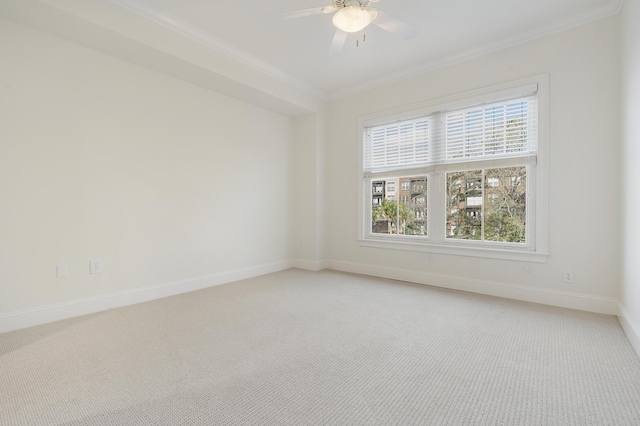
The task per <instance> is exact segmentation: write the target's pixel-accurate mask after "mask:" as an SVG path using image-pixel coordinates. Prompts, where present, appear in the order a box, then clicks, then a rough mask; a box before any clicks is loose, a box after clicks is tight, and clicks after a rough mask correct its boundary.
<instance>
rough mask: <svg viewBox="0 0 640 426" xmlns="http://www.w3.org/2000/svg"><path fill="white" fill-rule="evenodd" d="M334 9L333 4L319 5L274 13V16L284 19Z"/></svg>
mask: <svg viewBox="0 0 640 426" xmlns="http://www.w3.org/2000/svg"><path fill="white" fill-rule="evenodd" d="M334 10H336V8H335V7H334V6H320V7H312V8H311V9H302V10H295V11H293V12H284V13H278V14H276V16H278V17H279V18H284V19H289V18H302V17H303V16H311V15H319V14H321V13H331V12H333V11H334Z"/></svg>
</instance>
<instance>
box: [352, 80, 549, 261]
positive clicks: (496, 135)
mask: <svg viewBox="0 0 640 426" xmlns="http://www.w3.org/2000/svg"><path fill="white" fill-rule="evenodd" d="M547 87H548V77H547V76H538V77H534V78H531V79H526V80H522V81H519V82H513V83H507V84H505V85H500V86H495V87H492V88H487V89H482V90H479V91H475V92H471V93H467V94H462V95H458V96H454V97H451V98H448V99H444V100H441V101H436V102H431V103H428V104H424V105H420V106H417V107H415V108H412V109H406V110H401V111H392V112H389V113H387V114H378V115H376V116H371V117H367V118H363V119H361V121H360V125H361V128H362V144H361V149H362V151H361V152H362V161H361V170H360V172H361V179H362V182H363V184H362V186H361V188H362V189H363V190H362V194H361V195H362V198H361V199H362V203H361V208H360V211H361V215H360V222H361V227H360V231H359V240H360V244H362V245H367V246H374V247H385V248H398V249H403V250H419V251H433V252H441V253H450V254H462V255H472V256H481V257H496V258H504V259H514V260H530V261H539V262H544V261H546V256H547V254H546V241H547V238H546V223H547V217H546V208H545V207H546V200H545V198H544V195H546V194H545V191H544V189H545V183H546V161H545V160H546V158H545V155H546V150H547V147H546V145H547V138H546V126H547V124H546V123H547V117H546V115H547V104H548V100H547V99H548V94H547V90H548V89H547ZM372 185H373V186H372ZM396 187H398V188H400V192H399V194H398V195H397V196H396ZM369 188H373V191H370V190H369ZM377 188H383V189H382V193H381V192H380V191H378V190H377ZM384 188H386V192H387V193H386V194H383V193H384Z"/></svg>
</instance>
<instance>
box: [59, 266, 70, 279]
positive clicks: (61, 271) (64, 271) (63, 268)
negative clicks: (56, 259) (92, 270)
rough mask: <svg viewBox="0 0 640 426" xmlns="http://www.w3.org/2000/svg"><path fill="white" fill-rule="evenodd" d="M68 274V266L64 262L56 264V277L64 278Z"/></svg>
mask: <svg viewBox="0 0 640 426" xmlns="http://www.w3.org/2000/svg"><path fill="white" fill-rule="evenodd" d="M68 276H69V266H68V265H67V264H66V263H63V264H61V265H58V266H56V277H57V278H65V277H68Z"/></svg>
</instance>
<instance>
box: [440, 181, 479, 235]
mask: <svg viewBox="0 0 640 426" xmlns="http://www.w3.org/2000/svg"><path fill="white" fill-rule="evenodd" d="M447 238H454V239H461V240H481V239H482V170H471V171H466V172H455V173H447Z"/></svg>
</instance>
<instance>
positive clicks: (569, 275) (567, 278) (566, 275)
mask: <svg viewBox="0 0 640 426" xmlns="http://www.w3.org/2000/svg"><path fill="white" fill-rule="evenodd" d="M562 282H565V283H572V282H573V271H570V270H568V269H565V270H564V271H562Z"/></svg>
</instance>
